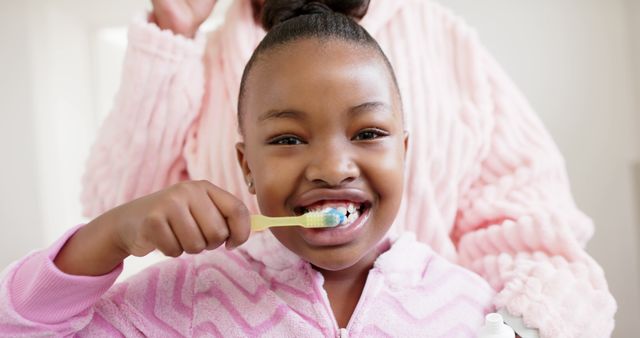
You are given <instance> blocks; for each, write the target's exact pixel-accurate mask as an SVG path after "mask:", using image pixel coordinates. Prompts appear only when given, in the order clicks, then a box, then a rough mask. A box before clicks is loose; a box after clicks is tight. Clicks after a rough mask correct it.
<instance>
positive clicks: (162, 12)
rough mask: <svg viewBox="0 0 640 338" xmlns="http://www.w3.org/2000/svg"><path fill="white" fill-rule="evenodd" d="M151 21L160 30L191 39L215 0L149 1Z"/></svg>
mask: <svg viewBox="0 0 640 338" xmlns="http://www.w3.org/2000/svg"><path fill="white" fill-rule="evenodd" d="M151 3H152V4H153V12H152V13H151V21H152V22H155V23H156V24H157V25H158V27H160V28H161V29H170V30H171V31H173V32H174V33H176V34H180V35H184V36H186V37H188V38H193V37H194V36H195V34H196V32H197V31H198V28H199V27H200V25H201V24H202V23H203V22H204V21H205V20H206V19H207V18H208V17H209V15H210V14H211V11H212V10H213V7H214V6H215V4H216V0H151Z"/></svg>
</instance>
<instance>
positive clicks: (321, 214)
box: [306, 208, 346, 228]
mask: <svg viewBox="0 0 640 338" xmlns="http://www.w3.org/2000/svg"><path fill="white" fill-rule="evenodd" d="M306 215H307V217H310V218H308V219H309V222H308V224H307V226H309V227H313V228H333V227H336V226H338V225H340V224H341V223H342V222H343V221H344V220H345V218H346V217H345V216H344V215H343V214H341V213H340V212H339V211H338V210H336V209H335V208H331V209H329V210H325V211H317V212H310V213H307V214H306Z"/></svg>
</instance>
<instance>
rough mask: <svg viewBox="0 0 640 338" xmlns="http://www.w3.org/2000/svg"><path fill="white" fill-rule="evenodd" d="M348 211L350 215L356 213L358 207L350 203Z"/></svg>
mask: <svg viewBox="0 0 640 338" xmlns="http://www.w3.org/2000/svg"><path fill="white" fill-rule="evenodd" d="M347 211H349V212H350V213H353V212H355V211H356V207H355V206H354V205H353V203H349V206H348V207H347Z"/></svg>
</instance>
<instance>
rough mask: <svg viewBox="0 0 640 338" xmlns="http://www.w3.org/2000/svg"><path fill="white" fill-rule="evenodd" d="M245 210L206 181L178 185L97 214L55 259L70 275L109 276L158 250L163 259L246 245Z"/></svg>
mask: <svg viewBox="0 0 640 338" xmlns="http://www.w3.org/2000/svg"><path fill="white" fill-rule="evenodd" d="M250 232H251V224H250V216H249V211H248V209H247V207H246V206H245V205H244V204H243V203H242V202H241V201H240V200H239V199H237V198H236V197H235V196H233V195H231V194H230V193H228V192H226V191H224V190H222V189H220V188H218V187H216V186H215V185H213V184H211V183H210V182H208V181H190V182H182V183H178V184H176V185H174V186H172V187H169V188H167V189H164V190H161V191H159V192H156V193H154V194H151V195H148V196H145V197H141V198H139V199H137V200H134V201H131V202H129V203H126V204H123V205H121V206H119V207H116V208H114V209H111V210H110V211H108V212H106V213H104V214H102V215H101V216H99V217H98V218H96V219H94V220H93V221H91V222H89V223H88V224H87V225H85V226H83V227H82V228H80V229H79V230H78V231H77V232H76V233H75V234H74V235H73V236H71V238H69V240H68V241H67V243H65V245H64V246H63V247H62V248H61V250H60V252H59V253H58V255H57V256H56V257H55V259H54V263H55V264H56V266H57V267H58V268H59V269H60V270H61V271H63V272H66V273H68V274H72V275H85V276H98V275H104V274H106V273H109V272H111V271H112V270H113V269H114V268H115V267H117V266H118V265H119V264H120V263H122V261H123V260H124V259H125V258H126V257H128V256H130V255H134V256H139V257H141V256H145V255H147V254H148V253H150V252H151V251H153V250H155V249H158V250H160V251H161V252H162V253H164V254H165V255H167V256H171V257H177V256H179V255H180V254H182V253H183V252H187V253H192V254H195V253H199V252H201V251H203V250H205V249H209V250H212V249H215V248H217V247H219V246H220V245H222V244H223V243H226V247H227V248H228V249H230V248H234V247H237V246H239V245H240V244H242V243H244V242H245V241H247V239H248V238H249V234H250Z"/></svg>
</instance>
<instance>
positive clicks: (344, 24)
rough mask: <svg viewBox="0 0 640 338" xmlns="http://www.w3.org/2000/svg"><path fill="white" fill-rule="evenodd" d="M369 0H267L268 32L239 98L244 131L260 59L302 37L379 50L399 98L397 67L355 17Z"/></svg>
mask: <svg viewBox="0 0 640 338" xmlns="http://www.w3.org/2000/svg"><path fill="white" fill-rule="evenodd" d="M368 8H369V0H320V1H308V0H294V1H292V0H267V1H266V2H265V4H264V8H263V9H262V18H261V23H262V26H263V27H264V29H265V30H266V31H267V35H265V37H264V38H263V39H262V41H261V42H260V44H258V47H257V48H256V49H255V50H254V51H253V54H252V55H251V58H250V59H249V62H248V63H247V65H246V66H245V68H244V72H243V74H242V80H241V82H240V95H239V97H238V125H239V127H240V130H241V131H242V130H243V128H242V117H243V115H244V111H243V106H242V100H243V97H244V94H245V90H246V88H245V86H246V81H247V78H248V77H249V73H250V71H251V69H252V68H253V66H254V64H255V63H256V61H257V60H258V59H259V58H260V57H261V56H262V55H263V54H265V53H266V52H267V51H269V50H272V49H275V48H278V47H282V46H284V45H286V44H288V43H291V42H293V41H296V40H301V39H309V38H315V39H323V40H324V39H326V40H329V39H337V40H341V41H346V42H348V43H353V44H354V45H357V46H359V47H367V48H371V49H372V50H374V51H376V52H378V54H379V55H380V57H382V60H383V61H384V62H385V64H386V65H387V67H388V69H389V72H390V74H391V77H392V79H393V83H394V86H395V89H396V91H397V94H398V97H399V96H400V91H399V89H398V84H397V81H396V77H395V74H394V72H393V68H392V67H391V63H390V62H389V59H388V58H387V56H386V55H385V54H384V52H383V51H382V49H381V48H380V45H378V42H377V41H376V40H375V39H374V38H373V37H371V35H369V33H368V32H367V31H366V30H365V29H364V28H363V27H362V26H360V25H359V24H358V23H357V22H356V21H355V20H354V19H360V18H362V17H363V16H364V15H365V14H366V12H367V9H368Z"/></svg>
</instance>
